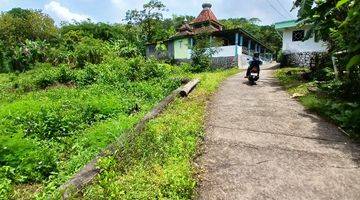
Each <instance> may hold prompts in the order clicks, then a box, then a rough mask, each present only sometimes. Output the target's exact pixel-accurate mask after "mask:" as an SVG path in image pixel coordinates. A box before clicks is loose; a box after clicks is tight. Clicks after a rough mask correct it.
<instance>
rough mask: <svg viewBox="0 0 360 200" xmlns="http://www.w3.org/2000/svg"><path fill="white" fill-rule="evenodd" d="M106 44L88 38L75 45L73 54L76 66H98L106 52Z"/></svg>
mask: <svg viewBox="0 0 360 200" xmlns="http://www.w3.org/2000/svg"><path fill="white" fill-rule="evenodd" d="M106 48H107V43H106V42H103V41H101V40H97V39H94V38H90V37H85V38H83V39H82V40H81V42H80V43H79V44H78V45H76V47H75V50H74V53H75V57H76V66H77V67H80V68H82V67H84V66H85V64H86V63H87V62H88V63H91V64H99V63H101V61H102V60H103V57H104V55H105V54H106V51H107V49H106Z"/></svg>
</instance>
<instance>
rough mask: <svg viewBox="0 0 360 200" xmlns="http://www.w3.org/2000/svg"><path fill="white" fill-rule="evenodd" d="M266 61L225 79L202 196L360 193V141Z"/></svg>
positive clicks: (215, 105)
mask: <svg viewBox="0 0 360 200" xmlns="http://www.w3.org/2000/svg"><path fill="white" fill-rule="evenodd" d="M273 72H274V71H273V69H272V66H270V65H269V66H264V67H263V70H262V72H261V79H260V81H259V82H258V84H257V85H255V86H249V85H247V81H246V80H245V79H244V78H243V76H244V74H243V73H242V74H238V75H236V76H234V77H231V78H230V79H228V80H227V81H225V82H224V83H223V84H222V86H221V87H220V89H219V91H218V92H217V94H216V95H215V96H214V97H213V99H212V102H211V103H210V105H209V107H208V110H207V112H208V116H207V122H206V138H205V144H204V152H203V154H202V155H201V156H200V158H199V160H198V163H199V164H200V166H201V167H202V168H203V169H204V173H203V175H202V181H201V182H200V187H199V189H198V193H199V199H206V200H208V199H237V200H238V199H256V200H258V199H291V200H296V199H311V200H313V199H341V200H345V199H354V200H359V199H360V168H359V166H360V148H359V145H357V144H351V143H349V141H348V140H347V138H346V137H345V136H343V134H342V133H341V132H340V131H339V130H338V129H337V127H336V126H334V125H332V124H330V123H327V122H326V121H324V120H322V119H320V118H319V117H318V116H316V115H314V114H311V113H309V112H307V111H306V110H305V109H304V107H303V106H302V105H300V104H299V103H298V102H297V101H296V100H294V99H291V98H290V95H289V94H288V93H287V92H286V91H284V90H283V89H282V88H281V87H280V86H279V85H278V84H277V82H276V80H275V79H274V78H273V76H272V74H273Z"/></svg>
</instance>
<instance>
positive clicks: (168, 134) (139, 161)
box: [81, 69, 237, 199]
mask: <svg viewBox="0 0 360 200" xmlns="http://www.w3.org/2000/svg"><path fill="white" fill-rule="evenodd" d="M236 72H237V70H235V69H234V70H230V71H221V72H213V73H201V74H198V75H194V76H195V77H200V78H201V83H200V85H199V86H198V87H197V88H196V90H195V91H194V93H192V94H191V95H190V96H189V98H188V99H177V100H176V101H175V102H174V103H172V104H171V106H169V108H167V110H166V111H165V112H164V113H163V114H162V115H161V116H160V117H158V118H157V119H154V120H152V121H151V122H149V124H148V125H147V128H146V130H145V131H144V133H142V135H141V136H140V137H138V138H136V139H135V141H132V142H131V143H129V144H128V146H127V147H126V148H125V150H124V151H122V152H119V153H118V154H117V155H115V156H114V157H108V158H104V159H102V160H101V161H100V162H99V164H98V165H99V167H100V168H101V170H102V173H101V174H100V175H99V176H98V177H97V180H96V182H95V183H94V184H93V185H91V186H90V187H87V188H86V189H85V190H84V191H83V196H82V197H81V198H84V199H94V198H95V199H119V198H120V199H191V198H193V197H194V189H195V187H196V180H195V179H194V174H195V173H196V169H195V168H194V166H193V165H192V161H193V158H194V156H195V153H196V147H197V144H198V142H199V141H200V140H201V138H203V136H204V130H203V123H204V114H205V106H206V102H207V99H208V98H209V96H210V95H211V94H212V93H213V92H214V91H215V90H216V88H217V87H218V85H219V83H220V82H221V81H222V80H224V79H225V78H226V77H228V76H230V75H232V74H235V73H236Z"/></svg>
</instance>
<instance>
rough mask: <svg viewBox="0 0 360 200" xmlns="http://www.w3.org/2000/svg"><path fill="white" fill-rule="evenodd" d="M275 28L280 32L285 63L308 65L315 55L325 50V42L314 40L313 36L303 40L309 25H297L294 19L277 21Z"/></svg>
mask: <svg viewBox="0 0 360 200" xmlns="http://www.w3.org/2000/svg"><path fill="white" fill-rule="evenodd" d="M275 29H276V30H278V31H279V32H282V42H283V44H282V52H283V54H284V56H285V58H286V59H285V60H286V65H297V66H310V65H311V63H312V61H313V60H314V57H315V56H316V55H321V54H323V53H324V52H326V51H327V45H326V43H325V42H323V41H315V38H314V37H312V38H310V39H308V40H305V41H303V39H304V37H305V34H306V31H308V30H309V26H307V25H302V26H299V23H298V22H297V21H296V20H290V21H284V22H278V23H276V24H275Z"/></svg>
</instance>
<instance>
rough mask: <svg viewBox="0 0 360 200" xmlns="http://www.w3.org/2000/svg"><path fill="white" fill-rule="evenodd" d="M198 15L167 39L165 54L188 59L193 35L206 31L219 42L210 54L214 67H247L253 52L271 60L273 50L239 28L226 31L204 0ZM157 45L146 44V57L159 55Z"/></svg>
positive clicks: (180, 60) (177, 59)
mask: <svg viewBox="0 0 360 200" xmlns="http://www.w3.org/2000/svg"><path fill="white" fill-rule="evenodd" d="M202 7H203V9H202V11H201V13H200V14H199V16H198V17H197V18H195V19H194V20H193V21H191V22H190V23H187V22H186V23H184V24H183V25H182V26H181V27H180V28H179V29H178V30H177V31H178V32H177V33H176V34H175V35H174V36H172V37H171V38H169V39H168V40H166V41H163V42H164V44H166V46H167V52H166V57H167V58H170V59H173V60H175V61H177V62H190V61H191V52H192V50H191V49H192V47H193V46H194V44H195V43H196V35H198V34H200V33H203V32H207V33H209V34H210V36H209V37H210V38H209V40H216V41H218V42H219V43H220V45H219V46H216V47H215V48H216V53H215V54H214V55H213V56H212V64H213V66H215V67H224V68H229V67H234V66H238V67H241V68H245V67H247V65H248V64H247V63H248V62H247V59H250V58H251V57H252V55H253V53H254V52H259V53H260V55H261V58H262V59H263V60H264V61H270V60H271V59H272V50H271V49H270V48H269V47H268V46H266V45H265V44H264V43H263V42H261V41H260V40H258V39H257V38H255V37H254V36H252V35H251V34H250V33H248V32H246V31H245V30H243V29H241V28H237V29H231V30H226V29H224V26H223V25H222V24H221V23H220V22H219V21H218V19H217V17H216V16H215V14H214V13H213V11H212V10H211V7H212V5H211V4H209V3H204V4H203V5H202ZM156 45H157V44H148V46H147V50H146V55H147V57H151V56H155V57H158V56H159V53H158V52H157V50H156Z"/></svg>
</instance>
